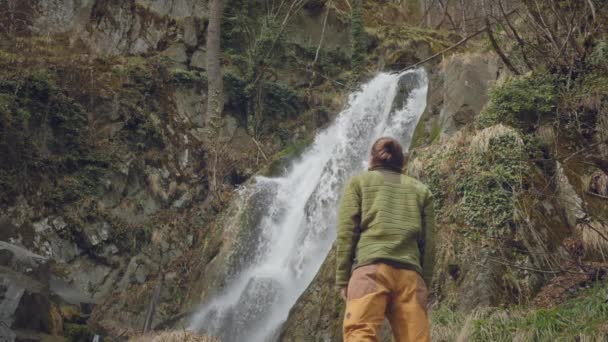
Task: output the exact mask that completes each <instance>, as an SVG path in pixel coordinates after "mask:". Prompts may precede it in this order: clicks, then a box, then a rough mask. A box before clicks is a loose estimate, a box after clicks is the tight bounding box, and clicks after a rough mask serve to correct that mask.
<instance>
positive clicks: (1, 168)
mask: <svg viewBox="0 0 608 342" xmlns="http://www.w3.org/2000/svg"><path fill="white" fill-rule="evenodd" d="M87 129H88V127H87V117H86V113H85V112H84V110H83V108H82V107H81V106H80V105H78V104H77V103H75V102H74V101H73V100H72V99H71V98H69V97H68V96H66V94H65V93H63V92H62V91H61V90H60V89H59V88H58V87H57V85H56V84H55V80H54V78H53V77H52V76H51V75H49V74H48V73H44V72H34V73H32V74H30V75H25V76H23V78H15V79H10V80H3V81H2V82H0V189H1V192H0V193H1V194H2V195H1V196H0V201H9V200H10V199H14V198H15V197H16V196H17V195H18V194H21V193H23V192H29V191H34V190H35V188H36V183H38V182H39V181H41V180H42V178H44V177H45V176H48V177H53V176H57V175H58V174H64V175H66V180H67V181H66V182H65V183H62V184H61V185H60V186H58V187H57V188H56V189H55V190H54V191H52V192H49V193H47V194H46V195H47V198H49V199H50V200H51V202H53V199H58V198H61V199H62V200H66V201H68V202H69V201H72V200H75V199H76V198H79V197H80V196H81V195H82V194H87V193H92V192H95V190H96V186H95V185H94V184H95V179H97V177H98V176H99V173H100V172H101V169H103V168H105V167H107V161H106V160H104V158H102V157H101V156H99V155H98V154H96V153H95V152H94V151H93V149H92V148H91V146H90V145H89V143H88V141H87V139H86V132H87Z"/></svg>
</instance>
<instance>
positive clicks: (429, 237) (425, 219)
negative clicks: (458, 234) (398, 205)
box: [419, 189, 435, 287]
mask: <svg viewBox="0 0 608 342" xmlns="http://www.w3.org/2000/svg"><path fill="white" fill-rule="evenodd" d="M419 246H420V256H421V260H422V264H421V266H422V278H423V279H424V281H425V283H426V284H427V286H428V287H430V286H431V282H432V281H433V267H434V266H435V207H434V203H433V195H432V194H431V192H430V191H429V190H428V189H427V191H426V196H425V200H424V204H423V208H422V238H421V241H420V242H419Z"/></svg>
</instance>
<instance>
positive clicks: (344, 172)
mask: <svg viewBox="0 0 608 342" xmlns="http://www.w3.org/2000/svg"><path fill="white" fill-rule="evenodd" d="M404 93H405V95H406V96H405V97H404V96H402V95H403V94H404ZM426 93H427V78H426V74H425V72H424V71H423V70H414V71H406V72H404V73H401V74H388V73H382V74H379V75H377V76H376V77H375V78H374V79H372V80H371V81H370V82H368V83H367V84H365V85H364V86H363V87H362V88H361V90H360V91H358V92H356V93H354V94H351V95H350V97H349V103H348V106H347V108H346V109H345V110H344V111H342V112H341V113H340V114H339V115H338V117H337V118H336V120H335V122H334V123H333V124H332V125H331V126H329V127H328V128H327V129H325V130H323V131H322V132H320V133H319V134H318V135H317V136H316V138H315V141H314V143H313V144H312V146H311V147H310V148H308V150H306V151H305V152H304V154H303V155H302V156H301V158H299V159H298V160H297V161H295V162H294V163H293V164H292V165H291V167H290V168H289V170H287V172H286V175H285V176H284V177H281V178H265V177H258V178H257V179H256V182H255V185H254V186H255V187H256V188H259V189H271V191H270V193H271V194H272V196H273V198H272V199H271V200H270V205H269V206H268V207H267V211H266V212H265V214H264V216H263V217H262V219H261V221H260V223H259V225H260V226H259V227H258V228H259V229H258V231H260V232H261V233H260V235H261V236H260V237H259V238H257V239H256V240H257V241H251V243H257V246H256V252H255V258H254V262H253V263H252V266H250V267H247V268H246V269H244V270H243V271H242V272H241V273H240V274H239V275H238V276H236V277H235V279H234V280H233V281H232V282H231V283H230V284H228V286H227V287H226V289H225V290H224V291H223V293H222V294H221V295H219V296H217V297H215V298H213V299H211V300H210V301H209V302H207V303H205V304H204V305H203V306H201V308H200V310H199V311H198V312H197V313H196V314H195V315H194V317H192V319H191V321H190V326H189V329H191V330H195V331H206V332H207V333H209V334H211V335H215V336H219V337H221V338H222V340H223V341H228V342H232V341H234V342H240V341H269V340H272V339H273V337H274V335H275V333H276V331H277V329H278V328H279V327H280V325H281V324H282V323H283V322H284V321H285V319H286V318H287V315H288V313H289V309H290V308H291V307H292V306H293V304H294V303H295V301H296V300H297V298H298V296H300V294H301V293H302V292H303V291H304V290H305V289H306V287H307V286H308V284H309V283H310V282H311V281H312V279H313V278H314V276H315V274H316V273H317V271H318V269H319V267H320V265H321V264H322V262H323V260H324V259H325V256H326V255H327V252H328V251H329V249H330V248H331V245H332V243H333V241H334V239H335V222H336V213H337V206H338V200H339V197H340V193H341V190H342V186H343V184H344V183H345V181H346V180H347V179H348V178H349V177H350V176H352V175H354V174H356V173H358V172H360V171H362V170H364V169H365V167H366V165H367V159H368V155H369V149H370V147H371V144H372V143H373V141H374V140H375V139H377V138H379V137H381V136H392V137H394V138H396V139H397V140H399V141H400V142H401V143H402V144H403V145H404V148H407V147H408V146H409V143H410V139H411V136H412V134H413V131H414V128H415V127H416V124H417V122H418V118H419V117H420V115H421V114H422V112H423V111H424V108H425V106H426ZM396 102H401V103H396ZM248 243H249V242H248Z"/></svg>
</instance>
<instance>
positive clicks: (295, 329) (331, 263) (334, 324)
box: [279, 248, 345, 342]
mask: <svg viewBox="0 0 608 342" xmlns="http://www.w3.org/2000/svg"><path fill="white" fill-rule="evenodd" d="M335 268H336V252H335V249H333V248H332V250H331V251H330V252H329V254H328V256H327V258H326V259H325V261H324V262H323V264H322V265H321V268H320V269H319V272H318V273H317V275H316V276H315V278H314V279H313V281H312V282H311V283H310V285H309V286H308V288H307V289H306V290H305V291H304V293H302V295H301V296H300V298H298V301H297V302H296V304H295V305H294V306H293V307H292V309H291V310H290V311H289V316H288V317H287V320H286V322H285V324H283V326H282V331H281V334H280V338H279V341H285V342H287V341H332V342H334V341H335V342H338V341H342V317H344V308H345V306H344V301H343V300H342V298H341V297H340V295H339V294H338V292H337V291H336V289H335V287H334V284H335V277H336V270H335Z"/></svg>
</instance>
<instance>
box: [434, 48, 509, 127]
mask: <svg viewBox="0 0 608 342" xmlns="http://www.w3.org/2000/svg"><path fill="white" fill-rule="evenodd" d="M499 71H500V65H499V63H498V60H497V58H496V57H494V56H491V55H489V54H461V55H454V56H452V57H450V58H449V59H448V60H447V62H446V63H444V66H443V69H442V73H443V78H444V83H443V92H442V93H443V108H442V109H441V112H440V114H439V125H440V127H441V133H442V134H447V135H450V134H452V133H454V132H456V131H457V130H458V129H459V128H460V127H462V126H464V125H466V124H468V123H471V122H473V119H474V118H475V116H476V115H477V114H479V112H480V111H481V109H482V108H483V107H484V106H485V104H486V103H487V102H488V89H489V87H490V86H491V84H492V83H493V82H494V81H495V80H496V79H497V78H498V76H499Z"/></svg>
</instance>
